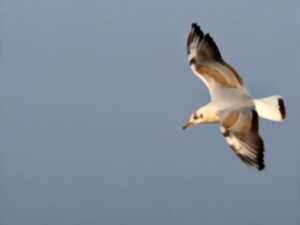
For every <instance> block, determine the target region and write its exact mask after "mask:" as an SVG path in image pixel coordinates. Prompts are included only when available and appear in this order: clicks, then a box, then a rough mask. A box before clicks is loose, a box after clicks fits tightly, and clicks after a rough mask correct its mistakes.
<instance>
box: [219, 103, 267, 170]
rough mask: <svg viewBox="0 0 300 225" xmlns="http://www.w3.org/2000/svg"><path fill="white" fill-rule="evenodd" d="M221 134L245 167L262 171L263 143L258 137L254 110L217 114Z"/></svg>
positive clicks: (257, 124) (257, 123)
mask: <svg viewBox="0 0 300 225" xmlns="http://www.w3.org/2000/svg"><path fill="white" fill-rule="evenodd" d="M219 116H220V118H221V132H222V134H223V136H224V137H225V139H226V141H227V143H228V144H229V146H230V147H231V149H232V150H233V151H234V153H235V154H236V155H237V156H238V157H239V158H240V159H241V160H242V161H243V162H244V163H246V164H247V165H249V166H254V167H256V168H257V169H258V170H263V169H264V167H265V165H264V142H263V140H262V138H261V137H260V136H259V133H258V132H259V131H258V130H259V119H258V115H257V112H256V111H255V110H254V109H250V108H247V109H242V110H240V111H224V112H221V113H219Z"/></svg>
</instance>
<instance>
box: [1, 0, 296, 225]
mask: <svg viewBox="0 0 300 225" xmlns="http://www.w3.org/2000/svg"><path fill="white" fill-rule="evenodd" d="M192 22H197V23H199V24H200V25H201V26H202V28H203V29H204V30H205V31H206V32H209V33H210V34H211V35H212V36H213V37H214V39H215V40H216V42H217V43H218V45H219V48H220V50H221V52H222V54H223V57H224V58H225V60H227V62H228V63H230V64H232V65H233V66H234V67H235V68H236V69H237V71H239V73H240V74H241V76H242V77H243V79H244V81H245V82H246V84H247V86H248V89H249V90H250V92H251V93H252V94H253V95H254V96H256V97H265V96H269V95H273V94H280V95H282V96H283V97H284V99H285V101H286V105H287V109H288V120H287V121H285V122H284V123H272V122H268V121H262V122H261V134H262V136H263V137H264V140H265V145H266V156H265V160H266V166H267V167H266V170H265V171H263V172H257V171H256V170H255V169H251V168H248V167H246V166H244V165H243V164H242V163H241V162H240V160H239V159H238V158H237V157H236V156H235V155H234V154H233V153H232V152H231V150H230V149H229V147H228V146H227V145H226V143H225V140H224V139H223V137H222V135H221V134H220V132H219V127H218V126H216V125H202V126H198V127H195V128H193V129H190V130H186V131H183V130H181V126H182V125H183V123H184V122H185V121H186V119H187V118H188V117H189V115H190V114H191V112H192V111H193V110H194V109H196V108H198V107H199V106H200V105H204V104H206V103H207V102H208V101H209V95H208V92H207V90H206V87H205V86H204V85H203V84H202V83H201V81H199V80H198V79H197V78H196V77H195V76H194V75H193V74H192V72H191V71H190V68H189V66H188V63H187V58H186V50H185V44H186V36H187V33H188V31H189V30H190V24H191V23H192ZM0 33H1V37H0V41H1V76H0V100H1V105H0V114H1V125H0V137H1V140H0V149H1V150H0V168H1V169H0V182H1V183H0V188H1V189H0V194H1V201H0V217H1V221H0V224H1V225H48V224H49V225H79V224H80V225H81V224H82V225H98V224H101V225H196V224H200V225H282V224H285V225H299V224H300V174H299V173H300V160H299V159H300V149H299V142H298V141H299V131H300V124H299V119H298V116H299V114H300V107H299V99H300V93H299V92H300V89H299V82H300V78H299V77H300V63H299V62H300V44H299V43H300V4H299V1H200V0H198V1H143V2H142V1H137V0H136V1H121V0H120V1H96V0H95V1H93V0H90V1H83V0H82V1H75V0H74V1H70V0H69V1H67V0H51V1H50V0H48V1H47V0H45V1H38V0H36V1H30V0H28V1H21V0H19V1H18V0H6V1H5V0H2V3H1V31H0Z"/></svg>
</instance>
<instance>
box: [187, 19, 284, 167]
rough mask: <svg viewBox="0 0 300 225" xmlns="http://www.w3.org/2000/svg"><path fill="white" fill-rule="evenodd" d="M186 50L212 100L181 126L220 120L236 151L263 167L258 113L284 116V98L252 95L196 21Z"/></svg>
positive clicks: (246, 160)
mask: <svg viewBox="0 0 300 225" xmlns="http://www.w3.org/2000/svg"><path fill="white" fill-rule="evenodd" d="M187 54H188V61H189V64H190V65H191V69H192V71H193V73H194V74H195V75H196V76H197V77H198V78H199V79H201V80H202V81H203V83H204V84H205V85H206V86H207V88H208V90H209V93H210V96H211V102H210V103H208V104H207V105H205V106H203V107H200V108H199V109H198V110H196V111H195V112H194V113H193V114H192V115H191V117H190V118H189V120H188V122H187V123H186V124H185V125H184V126H183V128H184V129H185V128H188V127H191V126H192V125H194V124H199V123H220V125H221V132H222V134H223V135H224V137H225V139H226V141H227V143H228V144H229V146H230V147H231V149H232V150H233V151H234V152H235V153H236V155H237V156H238V157H239V158H240V159H241V160H242V161H243V162H245V163H246V164H247V165H250V166H255V167H256V168H257V169H258V170H262V169H263V168H264V167H265V165H264V157H263V153H264V144H263V140H262V138H261V137H260V135H259V118H258V117H259V116H260V117H263V118H266V119H270V120H275V121H281V120H283V119H285V117H286V112H285V106H284V102H283V99H282V98H281V97H280V96H278V95H276V96H271V97H267V98H263V99H253V98H252V96H251V95H250V94H249V92H248V90H247V88H246V87H245V85H244V83H243V81H242V79H241V78H240V76H239V74H238V73H237V72H236V71H235V69H234V68H233V67H232V66H230V65H229V64H227V63H226V62H225V61H224V59H223V58H222V56H221V54H220V52H219V49H218V47H217V45H216V44H215V42H214V40H213V39H212V38H211V37H210V35H209V34H204V33H203V32H202V30H201V29H200V27H199V26H198V25H197V24H192V29H191V31H190V33H189V35H188V38H187Z"/></svg>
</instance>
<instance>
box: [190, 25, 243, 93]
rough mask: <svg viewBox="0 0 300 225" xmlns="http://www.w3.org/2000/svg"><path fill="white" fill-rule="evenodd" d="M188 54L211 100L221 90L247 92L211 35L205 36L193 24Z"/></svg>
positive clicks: (192, 67)
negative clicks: (230, 89) (234, 89)
mask: <svg viewBox="0 0 300 225" xmlns="http://www.w3.org/2000/svg"><path fill="white" fill-rule="evenodd" d="M187 54H188V60H189V63H190V65H191V69H192V71H193V72H194V74H195V75H196V76H197V77H198V78H200V79H201V80H202V81H203V82H204V83H205V85H206V86H207V88H208V90H209V92H210V95H211V98H212V99H213V98H214V95H215V91H216V92H218V90H217V89H221V88H239V89H241V90H243V91H245V88H244V86H243V81H242V79H241V78H240V77H239V75H238V73H237V72H236V71H235V70H234V68H233V67H231V66H230V65H229V64H227V63H226V62H225V61H224V60H223V59H222V56H221V53H220V51H219V49H218V47H217V45H216V43H215V42H214V40H213V39H212V37H211V36H210V35H209V34H204V33H203V31H202V30H201V29H200V27H199V26H198V25H197V24H195V23H193V24H192V28H191V31H190V33H189V35H188V38H187Z"/></svg>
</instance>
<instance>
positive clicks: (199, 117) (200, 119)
mask: <svg viewBox="0 0 300 225" xmlns="http://www.w3.org/2000/svg"><path fill="white" fill-rule="evenodd" d="M204 122H205V114H204V113H203V110H201V108H200V109H198V110H197V111H195V112H193V114H192V115H191V116H190V118H189V120H188V121H187V123H186V124H185V125H184V126H183V127H182V129H184V130H185V129H186V128H190V127H192V126H193V125H195V124H198V123H204Z"/></svg>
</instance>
